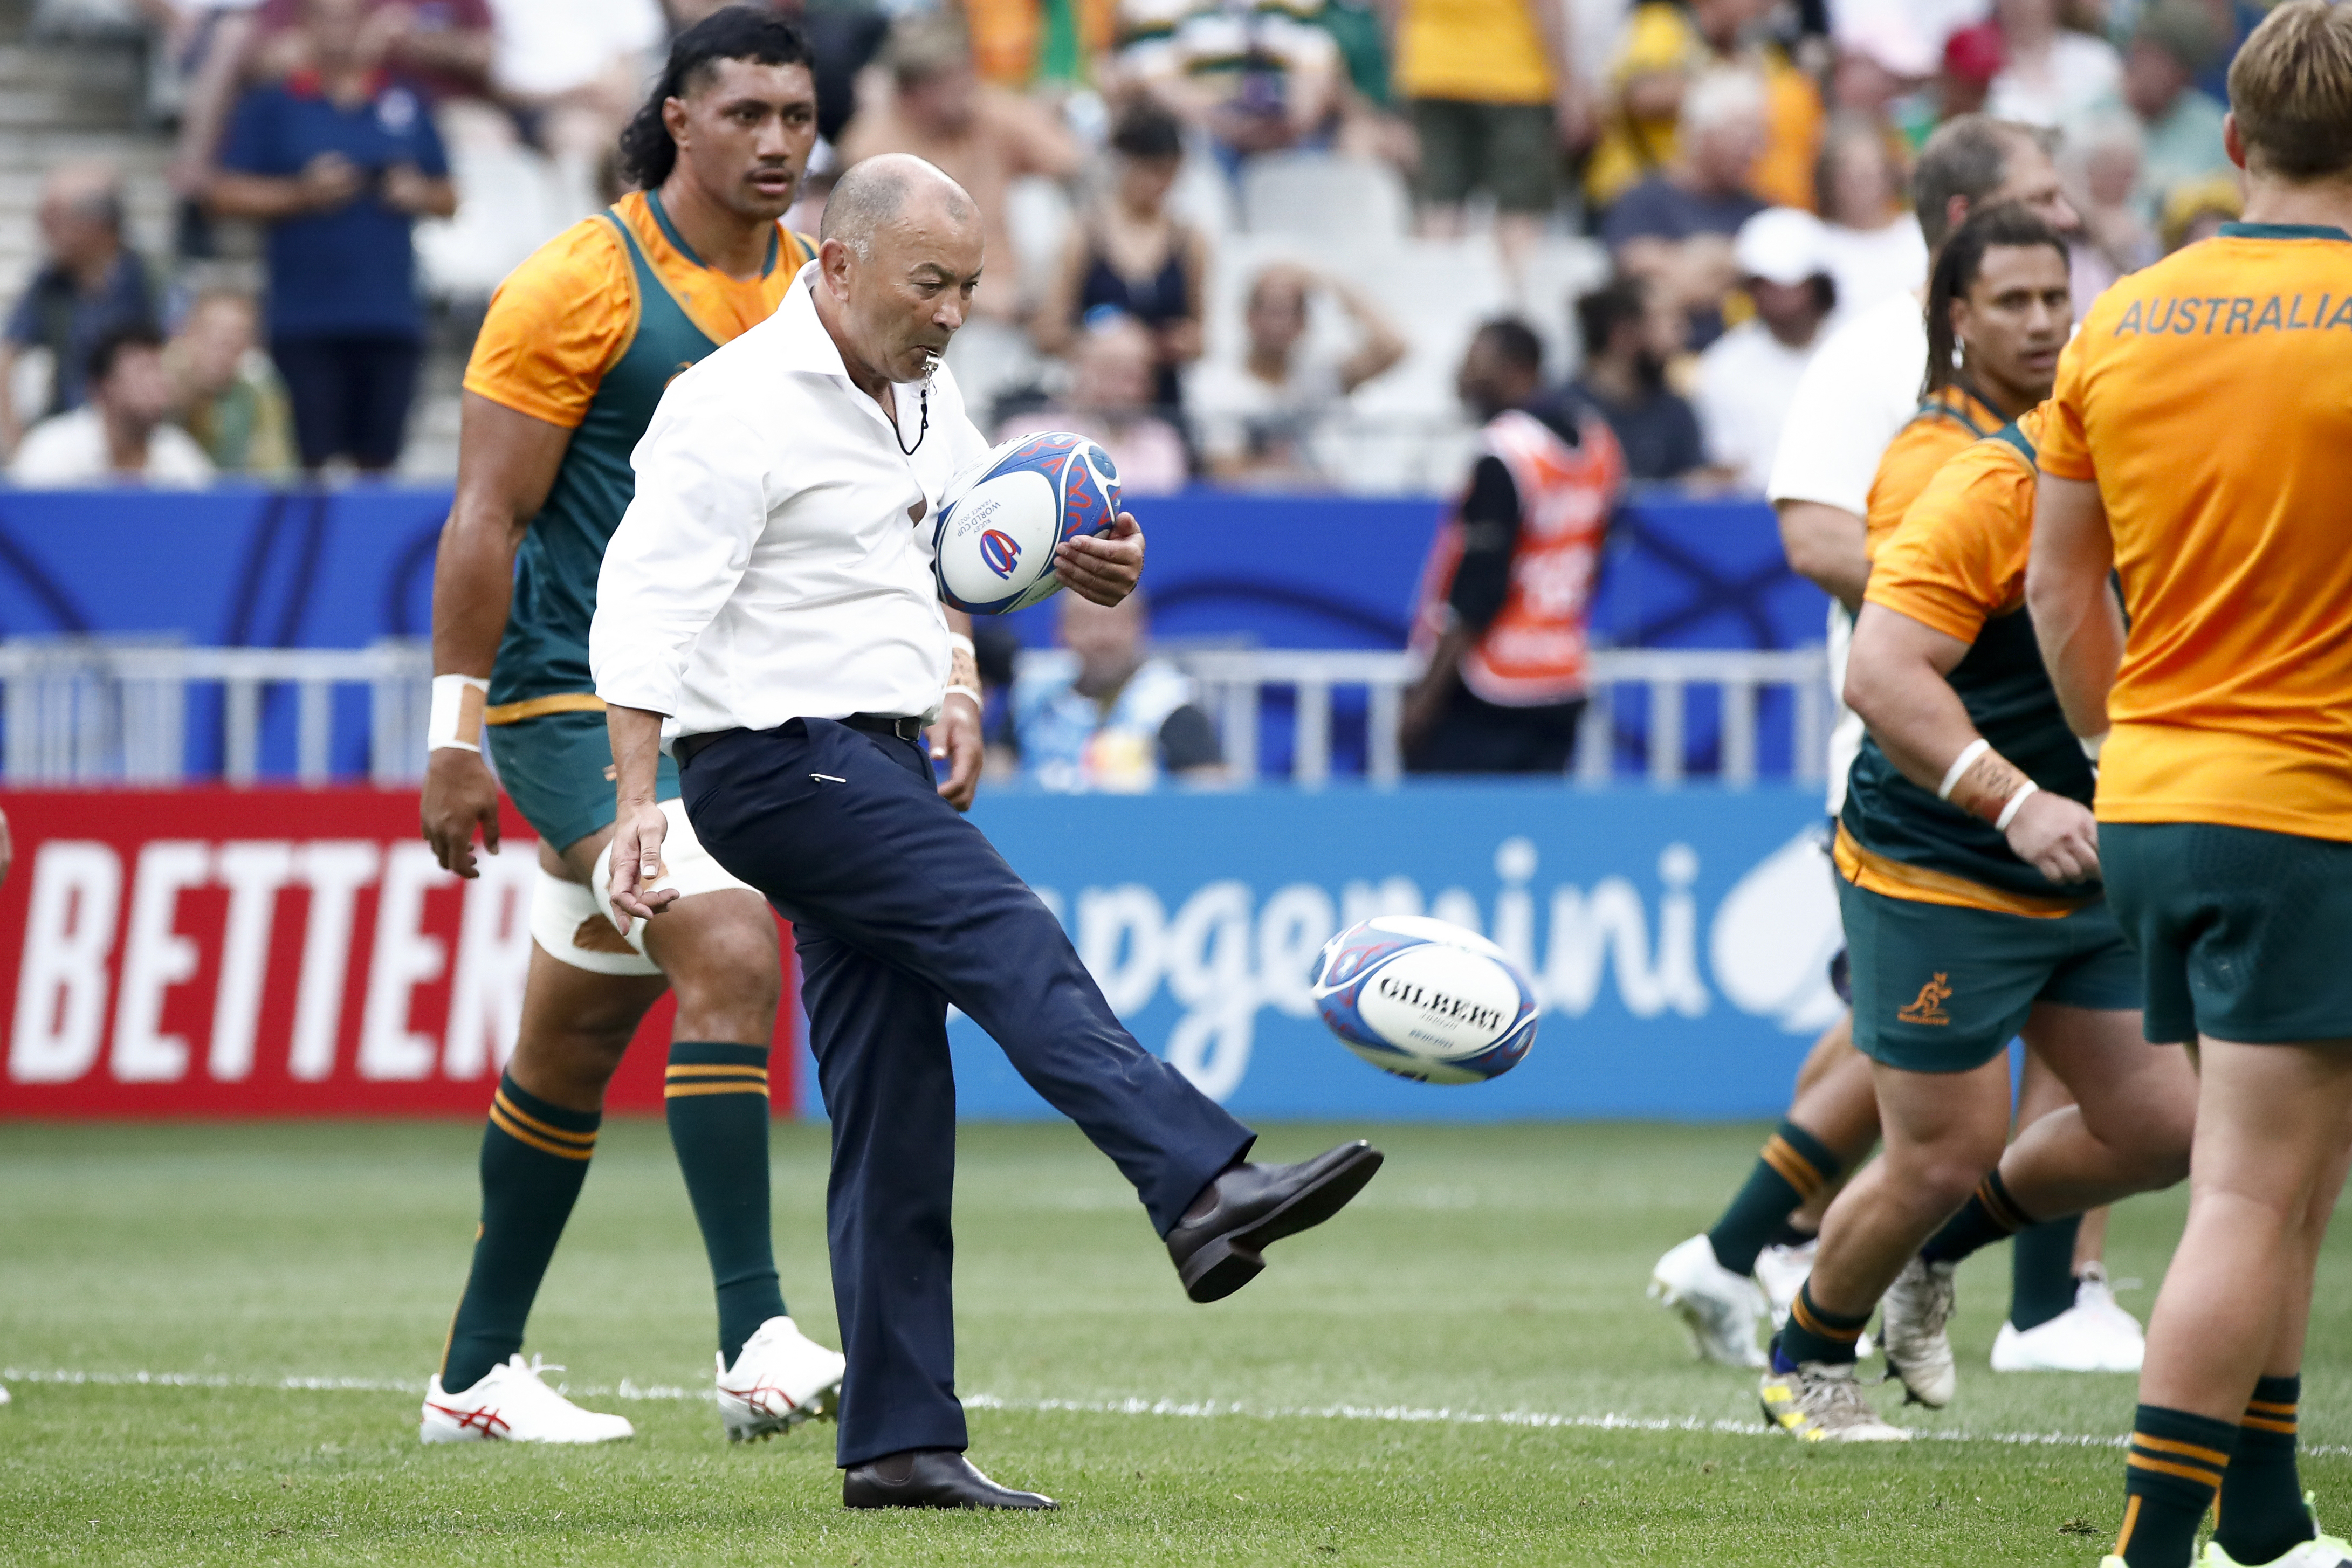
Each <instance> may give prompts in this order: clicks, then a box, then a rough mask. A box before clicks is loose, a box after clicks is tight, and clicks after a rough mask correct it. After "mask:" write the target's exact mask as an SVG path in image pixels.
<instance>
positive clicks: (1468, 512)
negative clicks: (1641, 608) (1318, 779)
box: [1398, 317, 1625, 773]
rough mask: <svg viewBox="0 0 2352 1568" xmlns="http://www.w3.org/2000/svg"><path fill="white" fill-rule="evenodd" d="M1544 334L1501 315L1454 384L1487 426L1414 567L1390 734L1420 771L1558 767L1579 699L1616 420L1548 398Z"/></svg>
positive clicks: (1571, 746)
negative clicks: (1400, 688)
mask: <svg viewBox="0 0 2352 1568" xmlns="http://www.w3.org/2000/svg"><path fill="white" fill-rule="evenodd" d="M1542 385H1543V342H1542V340H1541V339H1539V338H1538V337H1537V336H1536V335H1535V333H1534V332H1533V331H1531V330H1529V328H1528V325H1527V323H1526V322H1524V321H1517V320H1516V319H1513V318H1509V317H1505V318H1503V319H1500V320H1497V321H1488V322H1487V323H1486V324H1485V325H1484V326H1482V327H1480V328H1479V329H1478V331H1476V332H1475V334H1473V335H1472V337H1471V340H1470V346H1469V349H1468V350H1467V351H1466V352H1465V353H1464V354H1463V356H1462V366H1461V369H1460V370H1459V371H1458V372H1457V373H1456V374H1455V377H1454V388H1455V390H1456V391H1457V392H1459V393H1460V395H1461V397H1462V401H1463V402H1464V403H1465V404H1466V405H1468V406H1469V409H1470V411H1471V413H1472V414H1473V416H1475V417H1476V418H1477V420H1478V421H1479V425H1480V430H1479V455H1478V458H1477V461H1476V464H1475V467H1473V468H1472V469H1471V471H1470V483H1469V487H1468V489H1466V490H1465V493H1464V495H1463V497H1462V500H1461V503H1460V504H1459V506H1457V507H1456V508H1455V509H1454V511H1453V513H1452V514H1451V515H1449V516H1448V517H1447V518H1446V520H1445V521H1444V523H1443V524H1441V525H1440V527H1439V529H1438V533H1437V538H1436V539H1435V540H1434V541H1433V542H1432V544H1431V547H1430V554H1429V562H1428V564H1427V565H1426V566H1424V567H1423V571H1422V584H1421V598H1420V603H1419V605H1417V606H1416V608H1415V611H1414V616H1413V629H1412V647H1413V650H1414V651H1415V652H1416V653H1418V654H1419V655H1420V656H1421V657H1422V658H1423V660H1424V661H1425V664H1424V667H1423V672H1422V676H1421V679H1419V680H1418V681H1416V682H1415V683H1414V684H1413V686H1412V689H1410V690H1409V691H1407V692H1406V693H1405V699H1404V709H1403V713H1402V722H1401V724H1400V726H1399V736H1398V739H1399V741H1400V742H1402V747H1403V751H1404V763H1405V766H1406V767H1408V768H1410V769H1412V771H1413V772H1415V773H1565V772H1567V771H1568V763H1569V758H1570V755H1572V754H1573V752H1574V751H1575V749H1576V730H1577V722H1578V721H1579V720H1580V718H1581V717H1582V716H1583V713H1584V702H1585V649H1586V644H1587V640H1588V637H1587V627H1588V623H1589V622H1590V620H1591V605H1592V588H1593V584H1594V581H1595V579H1596V578H1597V577H1598V576H1599V575H1600V572H1601V544H1602V542H1604V540H1605V539H1606V537H1607V534H1608V528H1609V516H1610V511H1611V510H1612V507H1613V506H1614V505H1615V504H1616V500H1617V497H1618V492H1619V491H1620V490H1621V489H1622V487H1623V484H1624V478H1625V470H1624V462H1623V459H1622V458H1621V457H1620V455H1619V454H1618V451H1617V444H1616V442H1615V441H1614V440H1612V438H1611V437H1610V434H1609V428H1608V426H1606V425H1604V424H1603V423H1602V422H1601V421H1600V420H1599V419H1596V418H1594V417H1592V416H1591V413H1590V412H1589V411H1587V410H1582V409H1576V408H1571V407H1569V406H1568V405H1563V404H1559V403H1558V402H1556V401H1549V400H1541V399H1539V398H1538V391H1539V389H1540V388H1541V387H1542Z"/></svg>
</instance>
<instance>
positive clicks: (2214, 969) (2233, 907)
mask: <svg viewBox="0 0 2352 1568" xmlns="http://www.w3.org/2000/svg"><path fill="white" fill-rule="evenodd" d="M2099 863H2100V866H2101V868H2102V874H2103V875H2104V876H2105V879H2106V884H2107V897H2108V899H2109V900H2111V901H2112V902H2113V903H2114V905H2115V910H2116V920H2117V921H2118V922H2120V923H2121V925H2122V927H2123V930H2124V932H2125V934H2126V936H2128V937H2129V938H2130V939H2131V942H2132V945H2133V946H2134V947H2135V948H2137V950H2138V954H2139V963H2140V972H2141V974H2142V976H2143V977H2144V979H2145V982H2146V984H2147V1037H2148V1038H2149V1039H2151V1040H2159V1041H2174V1040H2181V1041H2187V1040H2194V1039H2195V1038H2197V1037H2198V1036H2200V1035H2207V1036H2210V1037H2212V1038H2214V1039H2217V1040H2234V1041H2238V1042H2241V1043H2242V1044H2246V1045H2291V1044H2297V1043H2300V1042H2303V1041H2306V1040H2344V1039H2352V844H2346V843H2341V842H2339V841H2337V840H2336V839H2333V838H2305V837H2301V836H2300V835H2297V834H2292V833H2267V832H2264V831H2263V830H2262V829H2261V828H2257V827H2225V826H2221V824H2219V823H2206V822H2102V823H2101V824H2099Z"/></svg>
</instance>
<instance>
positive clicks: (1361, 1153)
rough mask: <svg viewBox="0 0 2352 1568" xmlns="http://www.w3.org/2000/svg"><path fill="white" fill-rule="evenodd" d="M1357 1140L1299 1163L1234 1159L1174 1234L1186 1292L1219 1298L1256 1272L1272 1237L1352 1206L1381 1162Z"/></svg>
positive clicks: (1172, 1247) (1172, 1249) (1171, 1246)
mask: <svg viewBox="0 0 2352 1568" xmlns="http://www.w3.org/2000/svg"><path fill="white" fill-rule="evenodd" d="M1380 1168H1381V1152H1380V1151H1379V1150H1378V1149H1375V1148H1373V1147H1372V1146H1371V1145H1370V1144H1369V1143H1367V1142H1363V1141H1362V1140H1361V1139H1358V1140H1357V1141H1356V1142H1353V1143H1342V1144H1340V1145H1339V1147H1338V1148H1337V1149H1326V1150H1325V1151H1324V1152H1321V1153H1320V1154H1318V1155H1316V1156H1315V1158H1313V1159H1312V1160H1307V1161H1305V1162H1303V1163H1299V1164H1296V1165H1234V1166H1232V1167H1230V1168H1228V1169H1227V1170H1226V1171H1224V1172H1223V1173H1221V1174H1220V1175H1219V1176H1218V1177H1217V1178H1216V1180H1214V1181H1213V1182H1211V1183H1210V1184H1208V1185H1207V1186H1206V1187H1203V1188H1202V1190H1201V1195H1200V1196H1199V1197H1197V1198H1194V1199H1193V1200H1192V1207H1191V1208H1190V1209H1187V1210H1186V1211H1185V1213H1184V1217H1183V1218H1182V1219H1181V1220H1180V1221H1178V1222H1177V1225H1176V1228H1175V1229H1174V1230H1171V1231H1170V1232H1169V1233H1168V1256H1169V1257H1170V1258H1171V1259H1173V1260H1174V1262H1175V1264H1176V1277H1177V1278H1178V1279H1181V1280H1183V1281H1184V1294H1186V1295H1187V1296H1190V1297H1191V1298H1192V1300H1195V1301H1218V1300H1223V1299H1224V1298H1225V1297H1227V1296H1230V1295H1232V1294H1233V1293H1234V1291H1236V1290H1238V1289H1241V1288H1242V1287H1243V1286H1244V1285H1246V1284H1248V1283H1249V1282H1250V1281H1251V1280H1252V1279H1255V1278H1256V1277H1257V1273H1258V1271H1259V1270H1260V1269H1262V1268H1265V1258H1264V1257H1263V1256H1261V1255H1262V1254H1263V1253H1264V1252H1265V1247H1266V1245H1267V1243H1269V1242H1276V1241H1280V1240H1281V1239H1282V1238H1283V1237H1286V1236H1297V1234H1298V1233H1299V1232H1300V1231H1302V1230H1307V1229H1308V1228H1310V1227H1312V1226H1318V1225H1321V1224H1322V1223H1323V1222H1324V1221H1325V1220H1327V1219H1329V1218H1330V1217H1331V1216H1332V1215H1335V1214H1338V1213H1339V1211H1340V1210H1341V1209H1343V1208H1345V1207H1347V1206H1348V1200H1349V1198H1352V1197H1354V1196H1355V1195H1356V1194H1358V1193H1360V1192H1362V1191H1363V1190H1364V1184H1365V1183H1366V1182H1369V1181H1370V1180H1371V1179H1372V1173H1373V1172H1375V1171H1377V1170H1379V1169H1380Z"/></svg>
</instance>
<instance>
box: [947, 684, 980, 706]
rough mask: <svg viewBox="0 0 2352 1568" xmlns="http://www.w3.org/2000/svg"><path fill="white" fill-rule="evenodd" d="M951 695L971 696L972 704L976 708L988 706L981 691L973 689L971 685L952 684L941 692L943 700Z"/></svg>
mask: <svg viewBox="0 0 2352 1568" xmlns="http://www.w3.org/2000/svg"><path fill="white" fill-rule="evenodd" d="M950 697H969V698H971V705H972V706H973V707H974V708H981V709H985V708H986V707H987V706H988V704H987V703H986V702H984V701H982V700H981V695H980V693H979V692H977V691H975V690H973V689H971V687H969V686H950V687H949V688H948V689H946V690H944V691H942V692H940V700H942V701H944V700H947V699H948V698H950Z"/></svg>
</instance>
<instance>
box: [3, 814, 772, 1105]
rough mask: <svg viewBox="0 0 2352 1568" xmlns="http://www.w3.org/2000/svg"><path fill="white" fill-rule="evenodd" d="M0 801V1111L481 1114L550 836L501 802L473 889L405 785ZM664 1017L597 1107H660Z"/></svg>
mask: <svg viewBox="0 0 2352 1568" xmlns="http://www.w3.org/2000/svg"><path fill="white" fill-rule="evenodd" d="M0 807H5V810H6V812H7V814H8V821H9V826H10V828H11V830H12V831H13V834H14V837H15V839H16V867H15V869H14V870H13V871H12V872H11V873H10V874H9V877H8V881H7V884H6V886H5V888H0V1018H5V1019H6V1020H8V1022H9V1030H8V1037H7V1043H6V1048H5V1061H0V1117H98V1116H130V1117H171V1116H230V1117H239V1116H414V1115H450V1114H454V1115H465V1116H474V1115H478V1114H480V1113H481V1111H482V1110H483V1108H484V1107H485V1106H487V1105H488V1101H489V1096H490V1090H491V1089H492V1087H493V1086H494V1085H495V1084H496V1082H497V1080H498V1075H499V1068H501V1067H502V1066H503V1065H504V1063H505V1061H506V1058H507V1057H508V1055H509V1053H510V1052H511V1051H512V1050H513V1048H514V1037H515V1030H516V1027H517V1025H518V1023H519V1021H520V1016H521V1011H522V990H523V976H524V973H525V972H526V971H527V969H528V968H529V966H530V954H531V940H530V895H531V883H532V874H533V868H535V866H536V865H537V852H538V841H537V840H536V839H535V838H533V837H531V834H530V827H529V826H527V825H526V824H525V823H524V822H523V821H522V819H521V818H520V816H516V815H515V814H514V813H513V811H512V809H511V808H510V807H509V808H508V809H507V812H506V816H505V821H504V832H503V837H502V842H501V847H500V850H499V853H498V854H497V855H495V856H486V857H483V858H481V864H482V866H483V868H484V869H483V875H482V876H481V877H479V878H478V879H475V880H473V881H470V882H465V881H460V880H459V879H457V878H456V877H453V876H451V875H449V874H448V873H446V872H445V871H443V870H442V869H441V868H439V867H438V866H437V865H436V864H435V862H434V859H433V853H432V851H431V850H430V849H428V848H427V847H425V844H424V842H423V840H422V839H420V838H419V837H418V836H417V827H416V796H415V795H414V794H413V793H408V792H403V791H393V790H372V789H328V790H295V789H284V790H273V789H250V790H232V789H187V790H170V791H152V792H151V791H133V790H120V791H80V792H72V793H54V794H52V793H34V792H27V793H21V794H7V795H0ZM779 934H780V937H781V936H782V934H784V933H783V932H782V930H781V926H780V933H779ZM786 956H787V961H788V962H789V958H790V949H789V947H787V949H786ZM786 994H787V995H789V994H791V993H790V990H789V989H788V990H787V993H786ZM671 1013H672V1006H671V1004H670V1002H669V999H668V998H667V997H665V998H664V999H663V1001H662V1002H661V1004H660V1005H658V1006H656V1008H655V1009H654V1010H653V1012H652V1013H651V1014H649V1015H648V1016H646V1021H645V1023H644V1025H643V1026H641V1027H640V1028H639V1029H638V1031H637V1038H636V1043H635V1045H634V1046H633V1047H631V1049H630V1051H629V1053H628V1056H627V1058H625V1061H624V1064H623V1066H622V1068H621V1070H620V1073H619V1074H618V1076H617V1077H615V1079H614V1081H613V1086H612V1089H611V1090H610V1092H609V1094H608V1097H607V1100H606V1109H607V1110H621V1111H628V1110H638V1111H649V1110H659V1109H660V1108H661V1093H662V1089H661V1084H662V1067H663V1057H664V1054H665V1047H666V1045H667V1040H668V1038H669V1023H670V1016H671ZM793 1014H794V1009H793V1008H792V1007H791V1006H789V1005H788V1006H786V1007H785V1008H783V1009H782V1016H781V1017H780V1018H779V1019H778V1021H777V1033H776V1044H777V1045H778V1046H779V1047H783V1046H786V1045H789V1044H790V1042H791V1038H792V1036H791V1030H792V1023H791V1020H792V1018H793ZM794 1061H795V1053H794V1052H793V1051H791V1050H787V1049H781V1048H780V1049H778V1050H777V1051H776V1052H775V1054H774V1058H773V1063H772V1068H771V1071H772V1074H773V1077H772V1080H771V1081H772V1089H773V1093H772V1103H773V1104H774V1105H775V1106H776V1107H777V1108H778V1110H780V1111H782V1112H783V1113H785V1114H789V1113H790V1110H791V1107H792V1105H793V1084H792V1081H791V1080H792V1074H793V1065H794Z"/></svg>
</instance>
